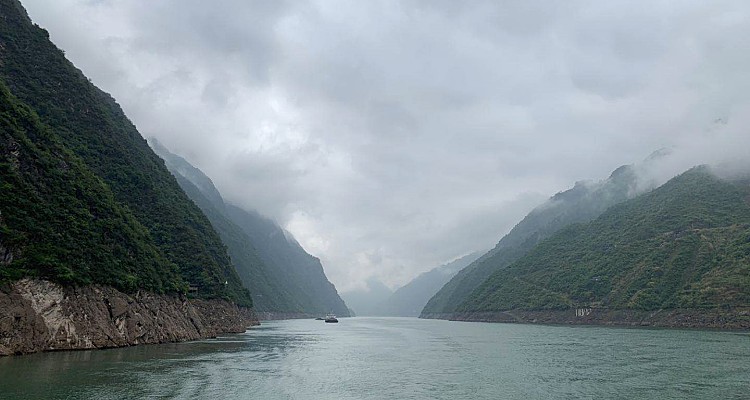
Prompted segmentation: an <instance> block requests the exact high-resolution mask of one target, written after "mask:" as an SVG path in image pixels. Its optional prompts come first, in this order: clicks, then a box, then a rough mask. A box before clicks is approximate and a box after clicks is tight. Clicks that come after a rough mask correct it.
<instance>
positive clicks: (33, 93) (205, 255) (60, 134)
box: [0, 0, 251, 305]
mask: <svg viewBox="0 0 750 400" xmlns="http://www.w3.org/2000/svg"><path fill="white" fill-rule="evenodd" d="M0 61H1V62H0V79H2V80H3V81H4V82H5V84H6V85H7V87H8V88H9V89H10V91H11V93H13V95H14V96H15V97H17V98H18V99H19V101H20V102H22V103H24V104H26V105H28V106H29V107H30V108H32V109H33V110H34V111H35V112H36V113H37V114H38V117H39V120H40V121H41V122H42V123H43V124H45V125H47V126H49V128H50V129H51V130H52V132H54V134H55V136H56V138H57V139H58V140H59V142H60V143H61V145H62V146H64V147H65V148H67V149H68V150H70V151H71V152H72V153H73V154H74V155H75V156H76V157H77V158H78V159H79V160H80V162H82V163H83V164H85V166H86V168H87V170H88V171H90V172H91V173H93V175H95V176H96V177H97V178H98V179H100V180H101V183H102V184H103V185H105V186H106V187H107V188H108V190H109V192H110V193H111V197H112V202H113V203H117V204H118V207H119V208H120V209H122V210H127V212H128V214H129V215H131V218H133V219H134V220H135V221H137V222H138V223H139V224H140V225H141V227H142V228H141V230H142V233H143V235H147V236H143V235H141V236H139V237H140V238H142V239H143V240H147V238H148V241H149V245H153V246H155V248H156V249H157V250H158V253H160V254H161V255H160V257H161V258H164V259H166V260H167V261H168V262H167V263H166V264H165V265H168V266H169V268H170V269H171V268H173V266H176V267H177V269H178V270H179V275H180V277H181V279H174V280H171V281H169V282H165V283H164V284H162V285H159V286H161V287H163V288H164V289H165V290H170V289H168V288H169V287H183V286H184V285H185V283H187V284H189V285H193V286H196V287H198V295H199V296H202V297H208V298H212V297H223V298H228V299H231V300H234V301H236V302H237V303H239V304H242V305H250V304H251V299H250V295H249V293H248V292H247V290H246V289H244V288H243V287H242V285H241V282H240V280H239V277H238V276H237V274H236V272H235V271H234V269H233V267H232V265H231V263H230V260H229V257H228V255H227V253H226V249H225V248H224V246H223V244H222V243H221V240H220V238H219V237H218V235H217V234H216V233H215V232H214V231H213V229H212V228H211V225H210V223H209V222H208V220H207V219H206V217H205V216H204V215H203V214H202V213H201V211H200V210H199V209H198V207H196V206H195V205H194V204H193V203H192V202H191V201H190V199H188V198H187V196H186V195H185V194H184V193H183V192H182V190H181V189H180V187H179V186H178V185H177V182H176V181H175V179H174V177H172V175H171V174H170V173H169V172H168V171H167V170H166V168H165V167H164V164H163V162H162V161H161V159H159V158H158V157H157V156H156V155H155V154H154V153H153V152H152V151H151V149H150V148H149V147H148V145H147V144H146V141H145V140H144V139H143V138H142V137H141V136H140V134H139V133H138V131H137V130H136V128H135V126H133V124H132V123H131V122H130V121H129V120H128V119H127V117H126V116H125V115H124V114H123V112H122V110H121V109H120V107H119V106H118V105H117V103H115V101H114V100H113V99H112V98H111V97H110V96H109V95H107V94H106V93H104V92H102V91H100V90H99V89H97V88H96V87H95V86H94V85H93V84H91V82H89V80H88V79H87V78H86V77H85V76H84V75H83V74H82V73H81V72H80V71H79V70H77V69H76V68H75V67H74V66H73V65H72V64H71V63H70V62H69V61H68V60H67V59H65V57H64V55H63V53H62V52H61V51H60V50H59V49H57V48H56V47H55V46H54V45H53V44H52V43H51V42H50V41H49V39H48V35H47V32H46V31H44V30H43V29H41V28H39V27H37V26H35V25H33V24H32V23H31V21H30V20H29V18H28V16H27V15H26V13H25V11H24V10H23V7H22V6H21V5H20V3H18V2H17V1H15V0H0ZM32 141H33V140H32ZM70 184H75V183H70ZM0 211H3V210H0ZM23 211H24V212H30V209H28V210H23ZM16 222H19V223H21V222H22V221H21V220H17V221H16ZM70 223H71V224H73V225H75V224H76V223H79V221H78V220H77V217H73V218H71V220H70ZM134 226H137V225H134ZM144 228H145V229H144ZM7 229H14V230H16V231H19V232H20V231H26V230H32V229H35V228H32V227H30V226H23V225H20V226H12V227H8V228H7ZM111 234H112V235H120V234H121V233H120V232H117V231H116V230H115V229H114V228H113V229H112V233H111ZM80 244H84V243H83V242H81V243H80ZM45 245H49V246H54V244H52V243H47V244H45V243H38V244H36V246H37V247H41V246H45ZM144 246H145V247H144V248H146V247H148V246H146V245H145V244H144ZM78 251H80V252H84V253H90V252H92V250H91V249H89V248H86V247H80V248H79V249H78ZM51 253H52V251H49V252H47V254H48V255H49V254H51ZM21 254H24V253H23V251H21ZM60 257H62V258H63V259H64V258H65V257H67V256H60ZM89 257H92V258H97V257H102V256H96V255H89ZM113 257H117V256H116V255H113ZM158 258H159V257H157V259H158ZM118 260H120V259H119V258H117V259H115V260H111V261H118ZM155 260H156V259H155ZM141 262H142V263H144V264H149V263H152V262H153V263H157V264H159V263H161V264H164V263H163V262H162V261H151V260H148V261H144V260H141ZM114 265H117V263H116V262H115V263H114ZM27 266H31V264H27ZM32 267H33V266H32ZM40 268H41V267H40ZM67 268H69V269H71V270H76V271H77V270H78V266H75V265H67ZM111 268H114V267H105V266H104V264H102V263H95V264H91V265H90V266H89V269H93V270H95V271H94V272H92V273H91V274H82V275H81V277H82V278H81V279H83V277H84V276H88V277H90V278H92V279H93V282H102V283H104V281H100V280H99V277H104V276H105V275H106V274H105V273H103V272H102V271H109V270H110V269H111ZM27 272H28V273H32V272H33V271H31V270H27ZM64 275H65V274H62V275H61V276H64ZM131 275H132V274H131ZM61 279H62V278H61ZM66 279H67V278H66ZM86 279H88V278H86ZM74 280H75V279H74ZM84 280H85V279H84ZM131 281H132V279H131ZM147 285H149V283H146V282H145V281H141V280H137V281H135V283H132V284H130V285H125V286H132V287H138V288H140V287H146V286H147Z"/></svg>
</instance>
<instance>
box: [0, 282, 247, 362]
mask: <svg viewBox="0 0 750 400" xmlns="http://www.w3.org/2000/svg"><path fill="white" fill-rule="evenodd" d="M0 310H2V314H0V355H11V354H25V353H34V352H38V351H49V350H78V349H95V348H108V347H122V346H133V345H138V344H148V343H165V342H179V341H186V340H194V339H200V338H207V337H215V336H216V335H219V334H222V333H240V332H244V331H245V330H246V329H247V328H248V327H249V326H251V325H258V318H257V317H256V315H255V313H254V312H253V311H252V310H251V309H247V308H240V307H237V306H236V305H235V304H233V303H230V302H228V301H224V300H197V299H187V298H185V297H182V296H175V295H158V294H153V293H148V292H140V291H139V292H137V293H135V294H126V293H122V292H120V291H118V290H116V289H113V288H111V287H107V286H100V285H91V286H84V287H63V286H61V285H58V284H56V283H52V282H48V281H42V280H31V279H23V280H20V281H18V282H15V283H13V284H12V285H9V286H6V287H3V288H0Z"/></svg>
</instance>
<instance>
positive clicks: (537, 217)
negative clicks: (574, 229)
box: [420, 166, 638, 318]
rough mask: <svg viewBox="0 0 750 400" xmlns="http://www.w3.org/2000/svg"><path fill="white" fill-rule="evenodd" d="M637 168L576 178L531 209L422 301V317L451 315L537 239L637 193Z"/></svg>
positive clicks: (593, 214) (595, 215) (580, 220)
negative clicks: (595, 178) (601, 176)
mask: <svg viewBox="0 0 750 400" xmlns="http://www.w3.org/2000/svg"><path fill="white" fill-rule="evenodd" d="M637 184H638V180H637V176H636V168H635V167H633V166H622V167H620V168H617V169H616V170H615V171H613V172H612V174H611V175H610V176H609V178H608V179H606V180H604V181H601V182H597V183H591V182H577V183H576V184H575V186H574V187H573V188H572V189H569V190H567V191H564V192H561V193H557V194H556V195H554V196H552V197H551V198H550V199H549V200H548V201H547V202H545V203H544V204H542V205H541V206H539V207H537V208H535V209H534V210H532V211H531V212H530V213H529V214H528V215H527V216H526V217H525V218H524V219H523V220H522V221H521V222H519V223H518V224H517V225H516V226H515V227H514V228H513V229H512V230H511V231H510V232H509V233H508V234H507V235H505V236H504V237H503V238H502V239H501V240H500V242H498V244H497V245H496V246H495V247H494V248H493V249H492V250H490V251H489V252H487V253H486V254H484V255H483V256H482V257H480V258H479V259H478V260H476V261H474V262H473V263H471V264H470V265H469V266H467V267H466V268H464V269H462V270H461V271H460V272H459V273H458V274H456V276H454V277H453V278H452V279H451V280H450V281H448V283H446V284H445V286H443V287H442V288H441V289H440V291H438V292H437V293H436V294H435V295H434V296H433V297H432V298H431V299H430V300H429V301H428V302H427V305H425V308H424V309H423V310H422V313H421V315H420V316H421V317H423V318H450V317H451V313H453V312H455V311H456V309H457V307H458V306H459V305H460V304H461V303H462V302H464V301H465V300H466V298H467V296H469V294H470V293H471V292H472V291H474V289H476V288H477V287H479V285H481V284H482V282H484V281H485V279H487V278H488V277H489V276H490V275H492V274H493V273H494V272H496V271H498V270H500V269H502V268H505V267H507V266H508V265H510V264H511V263H513V262H514V261H516V260H518V259H519V258H521V257H522V256H523V255H524V254H526V253H527V252H528V251H529V250H531V249H532V248H533V247H534V246H535V245H536V244H537V243H539V242H540V241H542V240H544V239H545V238H547V237H549V236H551V235H553V234H554V233H556V232H557V231H559V230H560V229H563V228H564V227H566V226H568V225H570V224H574V223H579V222H586V221H590V220H592V219H594V218H596V217H597V216H599V215H600V214H601V213H602V212H604V210H606V209H607V208H609V207H610V206H612V205H614V204H617V203H620V202H622V201H625V200H626V199H628V198H630V197H632V196H633V195H634V193H636V187H637Z"/></svg>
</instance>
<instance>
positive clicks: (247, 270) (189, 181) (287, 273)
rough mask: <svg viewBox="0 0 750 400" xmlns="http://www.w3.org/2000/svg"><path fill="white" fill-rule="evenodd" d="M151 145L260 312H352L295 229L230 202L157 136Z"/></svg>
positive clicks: (345, 314) (346, 313)
mask: <svg viewBox="0 0 750 400" xmlns="http://www.w3.org/2000/svg"><path fill="white" fill-rule="evenodd" d="M150 144H151V147H152V148H153V149H154V151H156V153H157V154H159V155H160V156H161V157H162V158H163V159H164V161H165V163H166V166H167V168H168V169H169V170H170V171H171V172H172V174H174V176H175V177H176V178H177V182H178V183H179V184H180V186H181V187H182V188H183V190H184V191H185V193H187V194H188V196H190V198H191V199H193V201H194V202H195V204H196V205H198V207H200V209H201V210H202V211H203V212H204V213H205V214H206V216H208V219H209V220H210V221H211V224H212V225H213V227H214V229H216V231H217V232H218V233H219V235H220V236H221V238H222V240H223V241H224V244H226V246H227V249H228V251H229V255H230V256H231V258H232V261H233V263H234V265H235V267H236V268H237V272H238V274H239V276H240V278H241V279H242V281H243V283H244V284H245V286H246V287H248V288H249V289H250V292H251V293H252V296H253V303H254V305H255V309H256V310H257V311H259V312H261V314H260V315H261V317H268V316H270V315H271V314H274V315H276V316H277V317H289V316H312V315H318V316H319V315H321V314H326V313H329V312H333V313H335V314H336V315H339V316H348V315H349V311H348V309H347V307H346V305H345V304H344V302H343V300H341V298H340V297H339V295H338V293H337V292H336V288H335V287H334V286H333V284H332V283H331V282H329V281H328V278H326V276H325V272H324V271H323V266H322V265H321V264H320V260H318V259H317V258H315V257H313V256H311V255H310V254H308V253H307V252H306V251H305V250H304V249H303V248H302V246H300V245H299V243H298V242H297V241H296V240H295V239H294V237H293V236H292V235H291V233H289V232H287V231H285V230H284V229H283V228H281V227H280V226H279V225H278V224H276V223H275V222H273V221H272V220H270V219H268V218H265V217H263V216H262V215H260V214H258V213H257V212H254V211H246V210H243V209H241V208H239V207H236V206H233V205H231V204H227V203H226V202H225V201H224V199H223V197H222V196H221V193H219V191H218V190H217V189H216V187H215V186H214V184H213V182H212V181H211V179H210V178H209V177H208V176H206V174H204V173H203V171H201V170H200V169H198V168H196V167H194V166H193V165H191V164H190V163H189V162H188V161H187V160H185V159H184V158H182V157H180V156H178V155H175V154H173V153H171V152H170V151H169V150H167V149H166V148H165V147H164V146H163V145H162V144H161V143H159V141H157V140H156V139H150Z"/></svg>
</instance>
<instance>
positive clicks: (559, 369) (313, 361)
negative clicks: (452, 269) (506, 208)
mask: <svg viewBox="0 0 750 400" xmlns="http://www.w3.org/2000/svg"><path fill="white" fill-rule="evenodd" d="M340 321H341V322H340V323H338V324H325V323H323V322H322V321H314V320H291V321H272V322H265V323H263V325H262V326H260V327H257V328H253V329H251V330H249V331H248V332H246V333H244V334H240V335H229V336H224V337H220V338H218V339H211V340H203V341H196V342H188V343H177V344H164V345H148V346H136V347H131V348H124V349H110V350H96V351H76V352H55V353H42V354H32V355H28V356H21V357H5V358H0V399H144V398H155V399H163V398H178V399H211V400H218V399H579V398H583V399H750V335H748V334H747V333H731V332H711V331H696V330H671V329H623V328H611V327H572V326H540V325H516V324H482V323H465V322H447V321H431V320H419V319H415V318H343V319H341V320H340Z"/></svg>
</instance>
